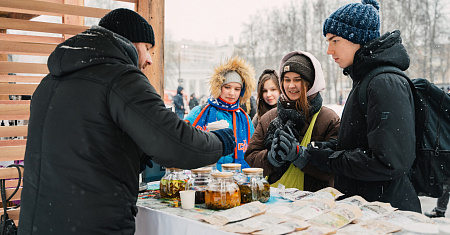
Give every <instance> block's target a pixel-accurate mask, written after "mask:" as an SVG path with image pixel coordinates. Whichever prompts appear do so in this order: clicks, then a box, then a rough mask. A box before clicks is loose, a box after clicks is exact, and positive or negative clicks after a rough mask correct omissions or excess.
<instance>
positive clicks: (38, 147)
mask: <svg viewBox="0 0 450 235" xmlns="http://www.w3.org/2000/svg"><path fill="white" fill-rule="evenodd" d="M137 61H138V54H137V51H136V48H135V47H134V46H133V44H132V43H131V42H130V41H129V40H127V39H125V38H123V37H121V36H119V35H117V34H113V33H112V32H111V31H109V30H106V29H104V28H102V27H98V26H94V27H92V28H90V29H88V30H87V31H85V32H83V33H81V34H78V35H76V36H74V37H72V38H70V39H68V40H66V41H65V42H63V43H62V44H60V45H58V46H57V48H56V49H55V51H54V52H53V53H52V54H51V55H50V57H49V59H48V68H49V71H50V74H48V75H47V76H46V77H45V78H44V79H43V80H42V82H41V83H40V84H39V86H38V88H37V89H36V91H35V93H34V94H33V97H32V100H31V115H30V123H29V127H28V139H27V146H26V153H25V172H24V186H23V192H22V198H21V208H22V209H21V211H20V226H19V234H27V235H30V234H46V235H47V234H134V231H135V223H134V220H135V219H134V217H135V215H136V213H137V207H136V201H137V194H138V182H139V166H140V162H141V161H142V160H143V159H144V157H145V156H149V157H151V159H152V160H153V161H155V162H157V163H159V164H160V165H162V166H166V167H177V168H184V169H191V168H197V167H201V166H204V165H207V164H212V163H214V162H216V161H217V160H218V159H219V158H220V157H221V155H222V143H221V142H220V140H219V139H218V138H217V137H216V136H215V135H214V134H212V133H206V132H203V131H200V130H197V129H196V128H194V127H192V126H190V125H188V124H187V123H185V122H184V121H182V120H180V119H179V118H178V117H177V115H176V114H175V113H173V112H171V111H170V110H168V109H167V108H166V107H165V105H164V102H163V101H162V99H161V97H160V96H159V95H158V94H157V93H156V90H155V89H154V87H153V86H152V85H151V84H150V83H149V81H148V79H147V78H146V77H145V75H144V74H143V73H142V72H141V71H140V70H139V69H138V67H137Z"/></svg>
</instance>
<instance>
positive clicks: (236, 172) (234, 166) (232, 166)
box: [222, 163, 244, 183]
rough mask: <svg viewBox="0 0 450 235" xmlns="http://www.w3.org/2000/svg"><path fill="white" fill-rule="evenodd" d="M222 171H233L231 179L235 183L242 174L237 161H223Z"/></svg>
mask: <svg viewBox="0 0 450 235" xmlns="http://www.w3.org/2000/svg"><path fill="white" fill-rule="evenodd" d="M222 172H231V173H233V180H234V182H235V183H238V182H239V181H240V180H241V178H242V177H244V175H243V174H242V171H241V164H239V163H225V164H222Z"/></svg>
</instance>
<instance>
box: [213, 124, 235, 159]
mask: <svg viewBox="0 0 450 235" xmlns="http://www.w3.org/2000/svg"><path fill="white" fill-rule="evenodd" d="M211 133H213V134H214V135H216V136H217V137H218V138H219V140H220V141H221V142H222V149H223V152H222V156H227V155H230V154H232V153H233V152H234V148H236V142H235V141H234V133H233V130H231V129H230V128H224V129H219V130H215V131H211Z"/></svg>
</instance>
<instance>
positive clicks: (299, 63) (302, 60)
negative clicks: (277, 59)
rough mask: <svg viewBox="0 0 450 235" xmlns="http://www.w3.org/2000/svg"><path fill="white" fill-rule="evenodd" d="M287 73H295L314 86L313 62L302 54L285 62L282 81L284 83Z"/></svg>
mask: <svg viewBox="0 0 450 235" xmlns="http://www.w3.org/2000/svg"><path fill="white" fill-rule="evenodd" d="M287 72H294V73H297V74H300V77H301V78H302V79H305V80H306V81H308V82H309V84H310V85H311V86H312V85H313V83H314V80H315V77H316V76H315V72H314V65H313V63H312V62H311V60H310V59H309V58H308V57H307V56H305V55H302V54H296V55H293V56H291V57H289V59H287V60H286V62H284V64H283V67H282V71H281V76H280V79H281V81H283V79H284V74H285V73H287Z"/></svg>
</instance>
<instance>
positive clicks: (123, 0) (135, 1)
mask: <svg viewBox="0 0 450 235" xmlns="http://www.w3.org/2000/svg"><path fill="white" fill-rule="evenodd" d="M116 1H117V2H131V3H137V2H138V1H139V0H116ZM139 2H141V1H139Z"/></svg>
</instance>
